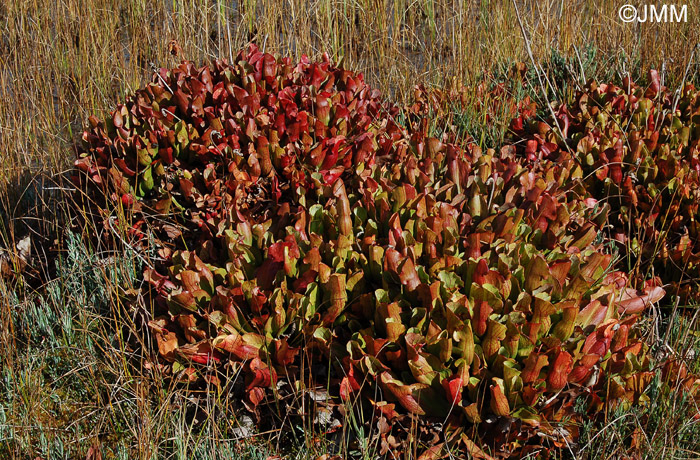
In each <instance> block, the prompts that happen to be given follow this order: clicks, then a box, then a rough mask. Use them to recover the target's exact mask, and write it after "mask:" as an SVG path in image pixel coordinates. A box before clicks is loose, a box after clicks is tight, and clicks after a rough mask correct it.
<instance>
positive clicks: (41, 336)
mask: <svg viewBox="0 0 700 460" xmlns="http://www.w3.org/2000/svg"><path fill="white" fill-rule="evenodd" d="M624 3H627V1H622V0H620V1H602V0H598V1H594V0H571V1H563V0H524V1H517V8H518V11H519V12H520V17H519V18H518V16H517V15H516V9H515V6H514V3H513V2H512V1H505V0H494V1H489V0H475V1H456V0H455V1H445V0H396V1H380V0H354V1H350V0H333V1H332V0H316V1H311V2H308V1H306V0H259V1H256V0H242V1H223V0H167V1H146V0H124V1H116V0H59V1H47V0H4V1H2V2H0V248H14V247H15V245H16V244H17V242H18V241H19V239H20V238H21V237H23V236H25V235H27V234H30V235H31V236H32V238H33V243H34V254H35V260H34V262H33V263H32V266H31V267H30V268H31V270H33V271H34V272H37V273H34V275H33V282H32V283H26V282H25V281H24V280H23V279H21V278H20V279H17V278H10V279H7V280H0V324H2V325H3V326H2V327H0V370H1V375H0V458H12V459H14V458H17V459H25V458H26V459H35V458H43V459H54V458H57V459H63V458H66V459H68V458H71V459H72V458H86V457H87V458H91V459H93V460H96V459H98V458H100V457H98V456H97V455H98V454H97V452H99V455H101V457H102V458H115V459H127V458H129V459H131V458H138V459H155V458H169V459H170V458H172V459H189V458H199V459H218V458H222V459H223V458H242V459H264V458H266V457H268V456H270V455H275V454H276V453H279V452H280V447H281V446H280V442H281V441H280V438H279V437H276V436H275V435H276V434H277V433H268V434H263V435H260V436H256V437H253V438H248V437H247V436H242V435H245V434H247V433H246V430H245V426H246V423H245V420H239V419H237V417H236V414H234V413H232V412H231V411H230V410H228V404H227V401H226V395H225V393H222V392H217V391H211V392H207V391H202V392H191V391H187V388H183V387H176V386H174V385H173V384H169V383H165V382H164V380H163V379H161V378H160V376H159V372H158V369H157V367H154V366H152V367H147V366H144V363H145V362H146V360H145V359H144V358H145V356H143V355H142V354H143V353H144V351H139V350H143V348H141V347H140V346H139V344H138V343H137V342H134V341H135V340H136V337H137V336H136V335H135V334H134V332H135V330H136V328H137V327H136V324H137V322H138V318H137V317H135V316H134V312H132V311H127V310H126V309H124V308H122V306H121V304H120V302H119V300H118V299H119V294H120V293H122V294H123V293H124V291H125V290H128V288H129V287H130V285H131V284H132V283H135V282H137V281H136V280H137V278H136V273H137V272H138V269H139V259H138V258H137V257H135V256H134V255H133V254H130V253H129V252H128V251H126V252H124V253H120V254H113V253H104V252H102V251H101V250H100V248H88V247H86V246H85V244H84V243H82V242H81V241H80V240H79V239H78V238H69V239H67V240H66V239H65V238H66V237H67V233H66V232H65V229H66V228H67V227H69V226H71V225H73V224H75V221H74V218H75V216H73V215H71V214H70V213H69V212H68V211H67V205H66V203H65V200H64V198H65V195H64V194H65V193H66V191H67V190H66V186H65V184H64V183H63V182H62V181H61V180H60V177H61V175H62V174H63V173H65V172H66V171H67V170H69V168H70V165H71V163H72V159H73V152H72V148H71V146H72V144H73V142H74V141H75V140H76V139H78V138H79V136H80V133H81V131H82V127H83V126H84V124H85V123H86V119H87V117H88V116H89V115H91V114H97V115H98V116H101V115H104V114H105V113H107V112H108V111H109V110H111V108H113V107H114V106H115V104H116V103H117V101H120V100H123V99H124V98H125V97H126V95H128V94H130V93H131V92H133V91H134V90H135V89H136V88H138V87H140V86H143V85H144V84H145V83H146V82H147V81H148V80H149V79H150V78H151V75H152V69H153V67H154V66H155V67H161V66H163V67H171V66H174V65H176V64H177V63H178V62H179V61H180V60H181V59H190V60H193V61H195V62H196V63H198V64H202V63H204V62H206V61H208V60H211V59H214V58H228V59H230V58H231V56H233V55H235V54H236V53H237V51H238V50H239V49H240V48H242V47H243V46H245V45H246V44H248V43H250V42H255V43H257V44H258V45H259V46H260V47H261V48H263V49H264V50H266V51H271V52H277V53H280V54H283V55H288V56H291V57H292V58H293V59H298V58H299V57H300V56H301V55H302V54H307V55H309V56H311V57H318V56H319V55H320V54H321V53H322V52H324V51H325V52H328V53H329V54H330V55H331V56H332V57H333V58H335V59H340V58H342V59H343V60H344V62H345V66H346V67H348V68H350V69H353V70H357V71H362V72H363V73H364V74H365V77H366V79H367V80H368V81H369V82H370V83H371V84H372V85H373V86H375V87H378V88H379V89H381V90H382V91H383V93H384V94H386V95H387V97H390V98H393V99H394V100H396V101H398V102H406V101H408V100H410V98H411V96H412V92H413V87H414V86H415V85H416V84H424V85H427V86H436V87H443V88H450V87H458V86H461V85H467V86H470V87H475V86H476V85H477V84H478V83H481V82H485V83H486V84H487V85H493V84H495V83H497V82H500V81H504V80H507V79H508V72H509V69H511V67H512V65H513V64H514V63H516V62H526V63H527V64H528V67H529V69H530V70H529V73H528V75H527V78H526V82H525V85H519V84H518V85H514V86H510V87H509V90H510V91H513V92H518V93H520V94H521V95H524V94H526V93H528V94H530V95H531V97H533V98H534V99H536V100H538V101H539V103H540V105H542V104H545V103H546V101H545V100H546V99H550V98H554V97H556V98H557V99H561V100H567V99H568V98H570V97H571V95H572V94H573V91H574V90H575V89H576V87H577V85H580V84H582V83H583V82H585V81H586V80H588V79H591V78H596V79H599V80H619V79H620V78H621V77H623V76H625V75H631V76H633V77H634V78H644V75H645V73H646V71H647V70H648V69H650V68H657V69H659V70H660V71H661V75H662V78H663V81H664V82H665V84H667V85H668V86H670V87H672V88H676V87H679V86H680V84H681V82H682V81H683V80H684V79H685V80H686V81H694V82H697V80H698V62H699V61H698V55H697V54H696V53H695V45H696V43H698V42H700V6H698V5H699V4H698V3H697V2H688V3H687V8H688V10H687V11H688V12H687V19H688V22H687V23H668V24H660V23H656V24H650V23H646V24H625V23H622V22H621V21H620V20H619V19H618V15H617V10H618V8H619V7H620V6H621V5H622V4H624ZM631 3H633V4H637V5H641V4H645V3H647V2H631ZM668 4H669V5H670V4H672V3H671V2H669V3H668ZM682 4H683V2H677V5H678V6H680V5H682ZM518 19H520V20H522V22H523V28H524V31H525V34H526V36H527V40H528V41H527V42H526V41H525V39H524V38H523V33H522V31H521V29H520V26H519V22H518ZM171 40H175V41H176V42H177V43H178V44H179V46H180V47H181V51H179V52H178V55H177V56H174V55H172V54H171V52H170V51H171V50H172V49H173V47H172V46H171V45H170V42H171ZM528 43H529V45H530V47H531V49H532V52H533V58H534V64H535V65H537V66H539V68H540V69H541V74H542V76H543V77H544V81H545V82H546V85H545V86H546V88H544V89H543V88H541V87H540V86H539V84H534V83H533V84H531V85H528V84H527V83H528V81H530V82H535V81H538V79H537V73H536V72H535V70H534V68H533V62H531V60H530V58H529V56H528V52H527V44H528ZM534 88H536V89H534ZM468 94H469V98H468V100H469V102H470V103H469V104H467V106H466V107H464V106H460V107H459V109H457V108H456V107H457V106H455V107H450V108H449V109H450V110H451V111H452V113H451V114H450V116H449V117H448V120H449V123H447V124H448V125H450V126H446V125H445V124H444V123H443V124H437V125H436V126H434V127H433V129H434V131H435V133H440V132H441V131H444V130H446V129H455V130H456V131H457V132H459V133H460V134H461V135H464V136H466V135H470V136H472V137H473V138H475V139H476V140H477V142H479V143H480V144H481V145H482V146H491V147H497V146H498V145H499V144H500V143H502V142H503V139H504V137H505V136H506V135H507V129H506V128H507V123H508V121H509V117H510V114H509V113H507V112H505V111H504V113H502V114H496V115H497V116H496V117H493V114H490V116H491V118H489V119H488V120H487V118H486V113H485V112H484V111H483V109H482V107H483V105H482V104H480V102H483V101H481V100H480V96H478V95H477V93H476V91H475V90H474V91H472V92H469V93H468ZM48 247H52V248H54V249H55V251H54V252H53V253H49V252H44V249H42V248H48ZM56 260H57V261H56ZM51 261H54V262H51ZM50 262H51V263H50ZM47 267H48V268H47ZM48 271H50V272H51V273H49V272H48ZM695 319H696V318H695V317H694V316H692V315H680V314H673V315H666V317H665V319H663V320H662V319H661V317H659V319H658V320H657V321H658V324H656V323H654V321H652V319H650V320H649V324H647V325H646V327H647V328H648V329H649V331H650V336H651V331H653V332H654V333H657V331H658V336H655V340H654V346H655V350H656V351H657V352H658V353H661V354H663V353H666V354H668V353H671V354H675V355H676V356H680V357H681V358H682V359H684V360H685V361H686V362H687V364H688V366H689V367H690V368H691V369H694V370H700V360H699V357H700V339H699V333H698V330H699V329H700V328H698V325H697V321H695ZM117 325H119V326H117ZM124 325H126V326H124ZM666 331H668V333H666ZM659 336H660V337H663V338H664V339H665V340H658V337H659ZM146 349H147V348H146ZM649 396H650V400H651V402H650V404H649V405H648V406H647V407H644V408H641V407H631V408H622V407H621V408H618V409H616V411H615V412H611V413H610V414H607V418H606V425H604V427H603V428H604V429H602V430H601V429H600V428H601V427H600V426H593V425H591V426H585V427H582V437H581V445H579V446H565V447H564V448H563V449H562V451H561V452H559V453H556V455H560V456H569V457H573V458H591V459H593V458H596V459H597V458H620V457H621V456H622V455H623V454H622V452H623V451H624V450H625V449H626V448H627V447H629V446H630V445H631V444H632V443H636V445H638V446H641V447H640V449H641V451H642V452H648V456H646V458H669V459H671V458H688V459H690V458H698V457H700V453H699V452H700V429H699V428H698V427H699V425H698V423H699V422H698V420H696V419H695V418H694V416H695V414H697V413H698V408H697V407H695V406H694V404H692V403H691V401H689V400H687V399H686V398H685V396H684V395H683V394H682V392H680V391H679V390H678V389H677V388H673V387H668V386H666V387H664V386H663V385H661V384H660V383H658V382H657V384H656V386H653V387H652V391H651V392H650V395H649ZM242 422H243V423H242ZM350 425H351V426H350V427H349V428H348V429H347V431H346V432H344V433H342V434H341V439H344V440H345V441H344V442H339V441H338V439H337V438H335V439H325V438H323V437H318V436H316V434H315V433H313V432H312V431H308V430H307V431H304V430H303V427H301V428H294V429H290V433H291V434H290V435H289V436H287V437H286V438H285V443H287V447H290V446H291V448H288V449H286V450H285V452H286V455H288V456H290V457H291V458H313V457H314V456H316V455H321V454H323V453H329V454H332V453H335V452H338V451H340V453H342V454H348V453H350V452H351V450H352V449H355V450H362V451H363V453H364V455H365V457H366V458H371V452H372V450H371V448H372V446H370V445H363V442H364V441H363V440H367V439H370V436H369V435H370V433H369V432H368V428H367V427H363V426H358V425H353V424H350ZM241 426H243V428H241ZM242 437H243V438H245V439H241V438H242ZM317 438H318V439H317ZM348 440H350V441H352V442H349V441H348ZM91 449H92V450H91Z"/></svg>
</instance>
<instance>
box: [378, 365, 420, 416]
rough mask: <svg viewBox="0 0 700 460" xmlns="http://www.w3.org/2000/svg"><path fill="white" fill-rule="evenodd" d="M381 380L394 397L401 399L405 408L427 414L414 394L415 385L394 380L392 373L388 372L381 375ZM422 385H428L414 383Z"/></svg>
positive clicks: (411, 411)
mask: <svg viewBox="0 0 700 460" xmlns="http://www.w3.org/2000/svg"><path fill="white" fill-rule="evenodd" d="M380 381H381V383H382V384H383V386H384V388H385V389H386V391H388V392H389V393H390V394H391V395H392V396H393V397H394V398H396V399H397V400H398V401H399V404H401V406H403V408H404V409H406V410H407V411H409V412H410V413H412V414H416V415H425V410H424V409H423V408H422V407H421V405H420V404H419V402H418V401H417V400H416V398H415V397H414V396H413V389H414V388H415V387H414V386H411V385H404V384H403V383H401V382H400V381H398V380H394V379H393V378H392V377H391V374H389V373H388V372H383V373H382V374H381V375H380ZM414 385H419V386H422V387H427V385H424V384H414Z"/></svg>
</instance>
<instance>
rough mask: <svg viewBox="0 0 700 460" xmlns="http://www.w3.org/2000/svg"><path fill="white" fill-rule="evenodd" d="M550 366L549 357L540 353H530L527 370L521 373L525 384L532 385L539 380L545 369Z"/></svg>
mask: <svg viewBox="0 0 700 460" xmlns="http://www.w3.org/2000/svg"><path fill="white" fill-rule="evenodd" d="M547 364H549V358H547V355H544V354H540V353H536V352H535V353H530V355H528V357H527V359H526V360H525V368H524V369H523V371H522V372H521V373H520V377H521V378H522V379H523V383H530V382H534V381H535V380H537V379H538V378H539V376H540V372H541V370H542V368H543V367H545V366H546V365H547Z"/></svg>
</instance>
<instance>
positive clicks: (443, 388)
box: [75, 46, 692, 458]
mask: <svg viewBox="0 0 700 460" xmlns="http://www.w3.org/2000/svg"><path fill="white" fill-rule="evenodd" d="M429 103H431V102H430V101H428V102H424V101H421V100H420V98H419V100H418V101H417V105H416V106H414V107H413V108H412V109H411V110H409V111H407V112H405V113H401V111H400V110H398V109H397V108H396V107H395V106H392V105H390V104H387V103H385V102H383V101H382V99H381V98H380V95H379V93H378V92H377V91H375V90H372V89H371V88H370V87H369V86H367V85H366V84H365V83H364V81H363V78H362V75H356V74H354V73H352V72H349V71H347V70H344V69H343V68H342V67H340V66H336V65H335V64H333V63H331V62H330V60H329V59H328V58H325V59H324V60H323V61H322V62H310V61H309V60H308V59H305V58H304V59H302V60H301V61H300V62H299V63H297V64H292V63H291V61H290V60H289V59H285V58H276V57H274V56H272V55H270V54H266V53H262V52H260V51H259V50H258V49H257V48H256V47H255V46H252V47H251V48H249V49H248V50H245V51H242V52H240V53H239V54H238V56H237V57H236V59H235V62H234V63H232V64H227V63H225V62H223V61H217V62H215V63H213V64H212V65H211V66H205V67H202V68H199V69H198V68H195V67H194V65H193V64H192V63H183V64H182V65H180V66H179V67H178V68H176V69H174V70H172V71H165V70H161V71H160V72H159V73H158V74H157V76H156V78H155V79H154V81H153V82H152V83H151V84H150V85H148V86H147V87H146V88H145V89H143V90H139V91H137V92H136V94H135V95H134V96H133V97H132V98H131V99H130V100H129V102H128V103H127V104H125V105H120V106H119V107H118V108H117V110H116V111H114V112H113V113H112V114H111V115H110V116H109V117H108V118H107V119H106V120H104V121H100V120H98V119H97V118H91V119H90V124H91V127H90V129H89V130H88V131H86V132H85V134H84V136H83V141H84V142H83V144H82V146H81V147H80V149H79V152H80V153H79V158H78V160H77V161H76V163H75V165H76V169H75V171H76V175H75V182H76V184H78V185H79V186H81V187H83V188H85V189H86V191H87V196H89V197H90V198H91V200H92V205H91V206H92V209H94V210H96V211H97V215H98V216H99V220H100V221H101V222H102V223H104V225H105V226H106V228H108V229H110V230H115V229H117V230H119V229H122V230H125V231H124V233H123V234H121V235H120V234H118V233H116V232H112V234H113V235H117V236H116V239H118V240H120V241H121V242H125V241H126V242H127V244H128V245H129V246H130V247H134V248H138V247H141V248H142V249H146V248H148V249H149V250H150V251H151V253H152V254H155V253H157V256H155V255H154V257H152V258H151V259H149V260H150V262H148V263H147V266H146V269H145V271H144V273H143V277H144V280H145V281H146V282H147V283H148V287H147V288H143V289H141V290H140V291H137V290H132V291H131V292H129V293H128V299H127V300H129V299H130V300H129V301H131V302H132V305H134V307H136V306H139V307H141V308H143V309H144V310H145V311H147V312H148V318H147V324H148V327H149V329H150V331H151V333H152V334H153V335H154V336H155V339H156V341H157V348H158V351H159V354H160V358H161V362H160V369H161V370H162V371H163V372H165V374H167V375H170V376H171V377H172V378H173V379H175V380H178V381H182V382H190V383H191V384H194V385H196V384H197V382H202V381H205V382H207V383H208V384H210V385H216V386H227V387H229V388H231V393H230V394H233V395H238V396H240V401H241V402H242V406H244V407H245V409H246V410H247V411H249V412H250V413H251V414H252V415H253V416H254V417H255V419H256V421H257V422H258V424H259V425H260V426H261V427H262V426H268V427H269V426H270V425H277V426H280V425H283V424H284V423H285V420H286V419H287V418H288V417H289V416H290V414H295V413H302V414H307V413H308V412H310V411H311V412H315V414H316V416H315V417H314V418H313V419H312V420H313V421H314V423H316V424H321V425H323V426H325V429H327V430H329V431H334V430H337V429H338V425H339V423H336V420H340V419H343V417H345V418H347V419H348V420H359V423H360V424H361V425H362V424H367V425H369V424H371V425H372V426H377V427H378V431H377V433H376V439H375V440H374V441H375V442H376V446H377V450H378V452H379V453H380V454H381V455H389V454H392V455H396V456H401V455H408V454H411V453H413V454H415V453H416V452H418V451H420V452H423V453H424V455H426V456H427V457H425V458H438V457H442V456H444V455H446V454H447V453H448V452H468V453H470V454H471V455H473V456H477V457H479V456H481V457H488V456H489V455H490V454H494V455H499V456H502V457H513V458H520V457H522V456H524V455H533V454H542V455H545V454H546V450H547V448H548V447H550V446H561V445H570V444H572V443H574V442H575V441H576V439H577V430H578V427H579V426H580V425H581V423H582V421H583V420H587V419H589V418H590V417H595V416H596V415H597V414H602V413H603V412H604V411H603V409H606V408H608V407H612V406H620V405H622V406H625V405H628V404H630V403H644V401H645V398H646V397H645V396H644V394H643V391H644V389H645V388H646V386H647V385H648V383H649V382H650V381H651V379H652V377H653V376H654V375H655V374H654V372H652V371H651V369H650V360H649V354H648V349H647V347H646V345H645V344H644V342H643V341H642V339H641V337H640V333H639V331H638V330H637V328H636V327H635V323H636V322H637V320H638V318H639V315H640V313H642V312H643V311H644V310H645V309H646V308H647V307H648V305H649V304H650V302H654V301H657V300H659V299H660V298H661V297H663V295H664V289H662V287H661V286H660V283H659V282H658V280H657V279H655V278H650V279H648V280H646V283H644V284H641V285H639V284H637V285H634V287H630V286H631V285H630V283H629V277H630V275H629V274H628V273H626V272H624V271H620V267H619V265H618V264H616V263H615V262H616V259H615V258H614V252H613V251H612V250H611V248H610V246H609V245H605V244H604V243H605V239H604V238H601V237H600V235H601V234H602V233H603V232H604V231H605V229H606V225H608V222H609V221H610V218H609V216H610V211H611V204H610V203H606V202H604V200H596V199H593V198H592V197H591V192H589V191H588V189H589V188H590V186H589V183H587V182H586V181H582V180H580V178H581V173H580V171H581V168H580V167H578V166H577V164H575V163H572V162H566V161H558V160H559V158H558V157H554V156H551V155H549V156H548V155H540V156H539V157H538V158H537V159H538V160H539V161H532V159H533V158H532V155H530V152H529V150H528V155H522V154H520V152H519V149H518V147H516V146H512V145H510V146H505V147H503V148H502V149H500V150H499V151H495V150H493V149H482V148H480V147H479V146H478V145H477V144H475V143H473V142H466V143H464V144H463V145H462V146H461V147H460V146H459V145H457V144H456V143H455V142H454V139H451V138H450V136H449V135H447V134H446V135H444V136H442V137H441V138H436V137H431V136H430V130H429V126H428V122H427V120H426V118H425V116H424V113H425V104H429ZM526 105H527V104H526ZM521 107H523V106H522V105H521ZM528 107H529V105H528ZM399 119H400V120H403V121H404V123H399V122H398V121H397V120H399ZM517 123H519V121H517V120H516V123H515V126H516V128H517V127H518V126H517ZM521 131H522V130H521ZM516 132H518V130H516ZM545 134H546V133H545ZM545 134H543V135H545ZM550 143H551V141H547V142H542V143H541V144H538V146H540V150H541V149H542V148H545V147H547V146H548V145H549V144H550ZM528 145H529V144H528ZM556 145H557V144H554V146H555V147H556ZM612 209H615V208H612ZM144 253H145V251H144ZM144 260H145V259H144ZM633 276H636V274H633ZM687 380H688V382H689V383H688V384H689V385H690V384H691V383H692V377H687ZM319 392H325V393H324V394H325V396H324V397H319ZM319 401H320V402H319ZM581 401H583V403H582V402H581ZM322 414H326V415H323V416H322ZM416 416H421V418H420V420H418V419H416ZM409 427H411V428H409Z"/></svg>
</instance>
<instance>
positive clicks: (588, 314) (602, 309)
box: [576, 300, 615, 328]
mask: <svg viewBox="0 0 700 460" xmlns="http://www.w3.org/2000/svg"><path fill="white" fill-rule="evenodd" d="M614 314H615V309H614V308H613V306H612V305H603V304H601V303H600V301H598V300H593V301H591V302H590V303H589V304H588V305H586V307H585V308H584V309H583V310H581V311H580V312H579V313H578V315H577V316H576V324H577V325H579V326H581V327H583V328H586V327H588V326H590V325H594V326H598V325H599V324H602V323H604V322H605V321H607V320H609V319H610V318H612V317H613V315H614Z"/></svg>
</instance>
